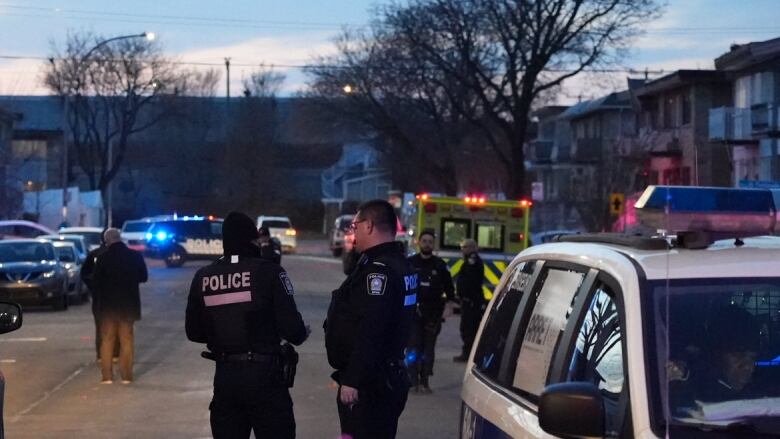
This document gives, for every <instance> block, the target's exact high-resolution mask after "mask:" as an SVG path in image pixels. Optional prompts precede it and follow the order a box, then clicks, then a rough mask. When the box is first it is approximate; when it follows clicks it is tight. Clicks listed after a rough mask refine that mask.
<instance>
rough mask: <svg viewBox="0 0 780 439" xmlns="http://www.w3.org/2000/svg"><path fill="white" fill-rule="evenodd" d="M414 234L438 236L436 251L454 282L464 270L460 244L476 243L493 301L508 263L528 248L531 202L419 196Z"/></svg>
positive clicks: (415, 213)
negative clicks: (465, 240)
mask: <svg viewBox="0 0 780 439" xmlns="http://www.w3.org/2000/svg"><path fill="white" fill-rule="evenodd" d="M414 204H415V211H414V215H415V234H416V235H419V233H420V232H421V231H423V230H433V231H434V232H435V233H436V243H435V245H436V247H435V251H436V252H437V254H438V255H439V257H441V258H442V259H444V260H445V261H446V262H447V265H448V266H449V268H450V273H451V274H452V277H453V278H455V277H456V276H457V275H458V273H459V272H460V268H461V267H462V266H463V257H462V255H461V253H460V244H461V242H463V240H464V239H473V240H474V241H476V242H477V245H478V246H479V252H480V257H481V258H482V260H483V262H484V264H485V284H484V286H483V292H484V294H485V297H486V298H488V299H490V297H492V291H493V289H494V288H495V287H496V285H498V281H499V279H500V278H501V274H502V273H503V272H504V270H505V269H506V267H507V263H508V262H510V261H511V260H512V258H513V257H514V256H515V255H516V254H517V253H518V252H520V251H522V250H524V249H525V248H526V247H528V244H529V227H530V218H531V206H532V205H533V203H532V202H531V201H528V200H515V201H512V200H504V201H496V200H490V199H488V198H487V197H486V196H484V195H468V196H465V197H463V198H457V197H438V196H432V195H429V194H419V195H417V196H416V201H415V203H414Z"/></svg>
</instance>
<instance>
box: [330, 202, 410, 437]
mask: <svg viewBox="0 0 780 439" xmlns="http://www.w3.org/2000/svg"><path fill="white" fill-rule="evenodd" d="M396 221H397V220H396V216H395V212H394V210H393V207H392V206H391V205H390V203H388V202H386V201H383V200H373V201H368V202H366V203H364V204H362V205H361V206H360V207H359V208H358V213H357V215H356V216H355V218H354V220H353V221H352V224H351V225H350V227H351V228H352V229H353V231H354V233H355V247H356V249H357V250H358V251H359V252H360V253H361V257H360V260H359V261H358V263H357V266H356V267H355V269H354V271H353V272H352V273H351V274H350V275H349V276H348V277H347V279H346V280H345V281H344V283H343V284H342V285H341V287H339V289H338V290H336V291H334V292H333V298H332V300H331V303H330V307H329V308H328V319H327V320H326V322H325V347H326V349H327V353H328V362H329V363H330V365H331V366H333V368H334V369H336V371H335V372H334V373H333V375H332V377H333V379H334V380H335V381H336V382H337V383H338V384H339V390H338V396H337V405H338V412H339V420H340V421H341V432H342V435H344V436H346V437H351V438H354V439H364V438H371V439H381V438H394V437H395V434H396V430H397V427H398V417H399V416H400V415H401V412H402V411H403V409H404V406H405V405H406V398H407V395H408V392H409V375H408V372H407V370H406V367H405V366H404V361H403V356H404V348H405V347H406V344H407V342H408V341H409V331H410V325H411V321H412V317H413V314H414V309H415V304H416V298H417V283H418V277H417V274H416V273H415V272H414V269H413V268H412V267H411V266H410V265H409V263H408V261H407V260H406V258H405V256H404V252H403V244H402V243H399V242H395V229H396Z"/></svg>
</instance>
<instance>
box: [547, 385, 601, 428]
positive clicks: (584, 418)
mask: <svg viewBox="0 0 780 439" xmlns="http://www.w3.org/2000/svg"><path fill="white" fill-rule="evenodd" d="M539 426H540V427H542V430H544V431H546V432H547V433H550V434H552V435H555V436H565V437H571V436H574V437H583V436H587V437H604V398H603V397H602V396H601V393H600V392H599V389H598V388H597V387H596V386H595V385H593V384H591V383H586V382H571V383H559V384H551V385H549V386H547V387H546V388H545V389H544V391H543V392H542V395H541V398H540V400H539Z"/></svg>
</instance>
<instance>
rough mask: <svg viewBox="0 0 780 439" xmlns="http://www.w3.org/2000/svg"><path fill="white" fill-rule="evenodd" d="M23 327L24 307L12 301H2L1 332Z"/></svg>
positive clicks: (0, 306) (0, 311)
mask: <svg viewBox="0 0 780 439" xmlns="http://www.w3.org/2000/svg"><path fill="white" fill-rule="evenodd" d="M21 327H22V307H21V306H19V305H17V304H15V303H11V302H0V334H5V333H6V332H11V331H16V330H17V329H19V328H21Z"/></svg>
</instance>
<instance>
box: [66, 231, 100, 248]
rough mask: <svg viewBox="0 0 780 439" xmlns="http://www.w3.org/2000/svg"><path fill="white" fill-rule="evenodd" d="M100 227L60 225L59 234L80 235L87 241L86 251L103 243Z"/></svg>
mask: <svg viewBox="0 0 780 439" xmlns="http://www.w3.org/2000/svg"><path fill="white" fill-rule="evenodd" d="M104 230H105V229H103V228H102V227H62V228H60V230H59V234H60V235H81V236H83V237H84V241H85V242H86V243H87V252H91V251H92V250H94V249H96V248H98V247H100V244H102V243H103V231H104Z"/></svg>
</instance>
